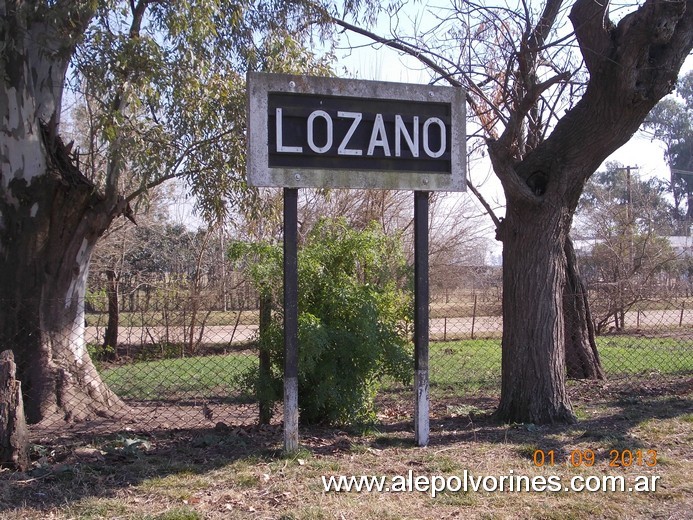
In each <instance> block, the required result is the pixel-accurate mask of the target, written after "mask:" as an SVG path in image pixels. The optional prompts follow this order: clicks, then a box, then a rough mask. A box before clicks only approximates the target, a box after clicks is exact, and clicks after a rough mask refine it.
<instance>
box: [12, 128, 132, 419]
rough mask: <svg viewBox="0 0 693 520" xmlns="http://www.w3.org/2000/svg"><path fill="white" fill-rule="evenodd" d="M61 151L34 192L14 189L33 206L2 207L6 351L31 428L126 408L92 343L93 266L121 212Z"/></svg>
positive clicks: (16, 185)
mask: <svg viewBox="0 0 693 520" xmlns="http://www.w3.org/2000/svg"><path fill="white" fill-rule="evenodd" d="M43 135H44V137H46V134H45V133H44V134H43ZM61 150H63V151H64V147H63V146H62V143H61V142H60V140H59V139H57V140H56V144H55V147H54V152H55V154H49V156H48V160H47V162H48V167H47V172H48V173H46V174H44V175H42V176H40V177H37V178H35V179H34V180H33V181H32V182H31V183H30V184H29V185H27V183H26V182H25V181H24V180H23V179H21V180H17V179H14V180H12V181H11V182H10V183H9V190H8V191H9V192H11V193H12V194H13V195H14V196H15V197H17V198H18V199H19V200H23V201H27V202H28V203H27V204H20V205H19V206H18V207H17V206H14V205H12V204H11V203H8V201H7V199H3V200H0V213H2V215H3V219H4V221H3V222H4V228H3V229H2V230H0V244H2V247H1V248H0V287H2V289H3V290H2V299H3V312H2V313H0V344H2V345H3V346H4V347H9V348H11V349H12V351H13V352H14V354H15V358H16V359H17V369H18V377H19V379H20V380H21V381H22V383H23V390H24V396H25V399H24V401H25V408H26V416H27V420H28V421H29V422H30V423H35V422H39V421H41V420H44V419H47V418H49V417H53V416H55V415H56V414H57V415H58V416H59V417H61V418H62V419H65V420H84V419H87V418H89V417H92V416H93V415H94V414H99V415H103V414H110V413H113V412H118V411H119V410H120V409H121V408H123V406H124V405H123V403H122V402H121V401H120V399H119V398H118V397H117V396H115V395H114V394H113V393H112V392H111V391H110V390H109V389H108V388H107V387H106V386H105V385H104V383H103V382H102V380H101V378H100V376H99V374H98V372H97V371H96V368H95V367H94V365H93V363H92V361H91V359H90V358H89V354H88V352H87V348H86V342H85V337H84V331H85V321H84V296H85V291H86V279H87V272H88V266H89V259H90V256H91V252H92V249H93V247H94V244H95V243H96V240H97V239H98V238H99V236H101V234H102V233H103V232H104V230H105V229H106V228H107V227H108V225H109V224H110V222H111V221H112V219H113V218H114V216H115V215H116V214H117V212H118V211H119V210H120V208H119V206H118V205H117V206H116V207H110V205H108V204H106V202H105V201H104V200H103V199H102V198H100V197H99V196H98V195H97V194H96V193H95V190H94V187H93V186H91V185H90V183H88V182H87V181H86V180H85V179H84V178H83V177H80V174H79V172H78V171H77V170H76V168H74V166H71V165H70V164H68V163H67V161H66V158H65V157H63V156H62V152H61ZM61 170H62V171H61Z"/></svg>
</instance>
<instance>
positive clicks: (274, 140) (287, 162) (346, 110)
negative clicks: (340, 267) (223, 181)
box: [248, 73, 466, 452]
mask: <svg viewBox="0 0 693 520" xmlns="http://www.w3.org/2000/svg"><path fill="white" fill-rule="evenodd" d="M464 97H465V93H464V91H463V90H462V89H460V88H451V87H441V86H432V85H410V84H402V83H389V82H384V81H359V80H344V79H336V78H318V77H309V76H291V75H287V74H261V73H250V74H248V183H249V184H250V185H252V186H274V187H282V188H284V449H285V450H286V451H289V452H290V451H295V450H296V449H297V448H298V274H297V273H298V261H297V245H296V244H297V212H298V191H297V189H298V188H320V189H325V188H360V189H385V190H411V191H414V192H415V195H414V201H415V202H414V221H415V239H414V242H415V251H414V257H415V268H414V270H415V277H416V280H415V295H414V299H415V307H416V310H415V317H414V355H415V360H414V366H415V411H414V421H415V428H414V429H415V436H416V444H417V445H418V446H426V445H427V444H428V439H429V417H428V415H429V378H428V333H429V324H428V318H429V315H428V314H429V311H428V305H429V286H428V196H429V192H431V191H464V190H465V189H466V171H465V166H466V164H465V156H466V148H465V138H466V136H465V104H464Z"/></svg>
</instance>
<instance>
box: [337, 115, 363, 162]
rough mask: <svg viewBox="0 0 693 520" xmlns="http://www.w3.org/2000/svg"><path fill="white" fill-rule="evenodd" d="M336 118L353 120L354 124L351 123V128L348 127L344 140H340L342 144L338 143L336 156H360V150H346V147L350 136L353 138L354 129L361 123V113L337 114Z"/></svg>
mask: <svg viewBox="0 0 693 520" xmlns="http://www.w3.org/2000/svg"><path fill="white" fill-rule="evenodd" d="M337 116H339V117H349V118H351V119H353V120H354V122H353V123H351V126H350V127H349V131H348V132H347V133H346V135H345V136H344V139H342V142H341V143H340V145H339V148H337V154H338V155H361V154H362V153H363V151H362V150H355V149H353V148H347V145H348V144H349V140H350V139H351V136H353V135H354V132H356V128H357V127H358V126H359V123H360V122H361V118H362V117H363V114H361V112H337Z"/></svg>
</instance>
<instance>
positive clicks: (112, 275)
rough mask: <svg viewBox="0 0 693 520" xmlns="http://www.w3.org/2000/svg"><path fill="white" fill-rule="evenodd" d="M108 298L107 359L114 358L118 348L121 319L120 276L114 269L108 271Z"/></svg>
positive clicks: (104, 353) (104, 345) (105, 355)
mask: <svg viewBox="0 0 693 520" xmlns="http://www.w3.org/2000/svg"><path fill="white" fill-rule="evenodd" d="M106 278H107V282H106V298H107V300H108V325H107V326H106V333H105V334H104V338H103V356H104V358H105V359H108V360H114V359H115V358H116V357H117V353H118V352H117V350H118V322H119V321H120V307H119V302H118V290H119V285H120V277H119V276H118V274H117V273H116V272H115V270H113V269H109V270H108V271H106Z"/></svg>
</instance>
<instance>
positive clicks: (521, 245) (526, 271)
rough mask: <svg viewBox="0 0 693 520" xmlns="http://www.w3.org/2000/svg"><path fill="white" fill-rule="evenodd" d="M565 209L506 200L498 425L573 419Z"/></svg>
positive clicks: (501, 233) (500, 232)
mask: <svg viewBox="0 0 693 520" xmlns="http://www.w3.org/2000/svg"><path fill="white" fill-rule="evenodd" d="M569 221H570V218H569V216H568V210H567V208H561V207H556V205H551V206H549V205H531V204H523V203H522V202H519V201H517V200H513V199H510V200H509V201H508V206H507V210H506V217H505V220H504V221H503V222H502V224H501V226H500V228H499V229H498V238H499V239H500V240H502V242H503V342H502V348H503V353H502V384H501V399H500V404H499V406H498V410H497V411H496V414H495V415H496V417H497V418H498V419H500V420H502V421H504V422H517V423H536V424H550V423H556V422H563V423H565V422H568V423H571V422H574V421H575V416H574V414H573V411H572V406H571V404H570V401H569V399H568V395H567V392H566V389H565V349H564V346H565V335H564V328H563V326H564V317H563V298H562V295H563V287H564V285H565V281H566V257H565V253H564V249H563V245H564V243H565V240H566V236H567V229H568V223H569Z"/></svg>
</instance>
